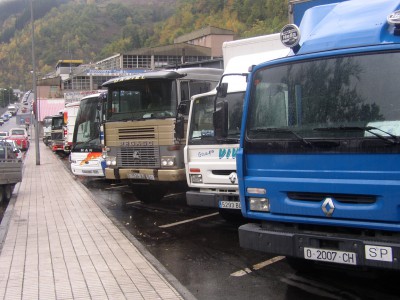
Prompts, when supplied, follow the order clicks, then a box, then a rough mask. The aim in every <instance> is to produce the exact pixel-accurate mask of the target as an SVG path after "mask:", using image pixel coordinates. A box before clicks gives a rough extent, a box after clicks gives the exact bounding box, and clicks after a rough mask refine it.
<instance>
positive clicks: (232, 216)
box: [218, 208, 244, 223]
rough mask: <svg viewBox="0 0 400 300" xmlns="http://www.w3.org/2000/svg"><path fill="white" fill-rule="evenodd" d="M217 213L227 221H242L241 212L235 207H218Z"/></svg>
mask: <svg viewBox="0 0 400 300" xmlns="http://www.w3.org/2000/svg"><path fill="white" fill-rule="evenodd" d="M218 212H219V215H220V216H221V217H222V218H223V219H224V220H225V221H227V222H232V223H238V222H242V221H244V218H243V216H242V212H241V211H240V210H239V211H237V210H236V209H221V208H219V209H218Z"/></svg>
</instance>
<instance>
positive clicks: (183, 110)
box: [178, 100, 190, 116]
mask: <svg viewBox="0 0 400 300" xmlns="http://www.w3.org/2000/svg"><path fill="white" fill-rule="evenodd" d="M189 102H190V101H189V100H184V101H181V103H179V106H178V114H181V115H185V116H187V115H188V114H189V107H190V106H189V105H188V103H189Z"/></svg>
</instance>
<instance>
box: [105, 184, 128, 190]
mask: <svg viewBox="0 0 400 300" xmlns="http://www.w3.org/2000/svg"><path fill="white" fill-rule="evenodd" d="M125 187H127V185H117V186H111V187H108V188H105V189H106V190H113V189H121V188H125Z"/></svg>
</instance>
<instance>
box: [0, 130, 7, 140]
mask: <svg viewBox="0 0 400 300" xmlns="http://www.w3.org/2000/svg"><path fill="white" fill-rule="evenodd" d="M6 137H8V132H7V131H0V139H5V138H6Z"/></svg>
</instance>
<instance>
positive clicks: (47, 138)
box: [43, 116, 53, 146]
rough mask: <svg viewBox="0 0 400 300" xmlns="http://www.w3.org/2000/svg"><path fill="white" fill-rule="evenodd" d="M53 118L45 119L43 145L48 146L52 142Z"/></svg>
mask: <svg viewBox="0 0 400 300" xmlns="http://www.w3.org/2000/svg"><path fill="white" fill-rule="evenodd" d="M52 119H53V116H46V117H44V118H43V143H44V144H45V145H46V146H48V145H49V143H50V142H51V121H52Z"/></svg>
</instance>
